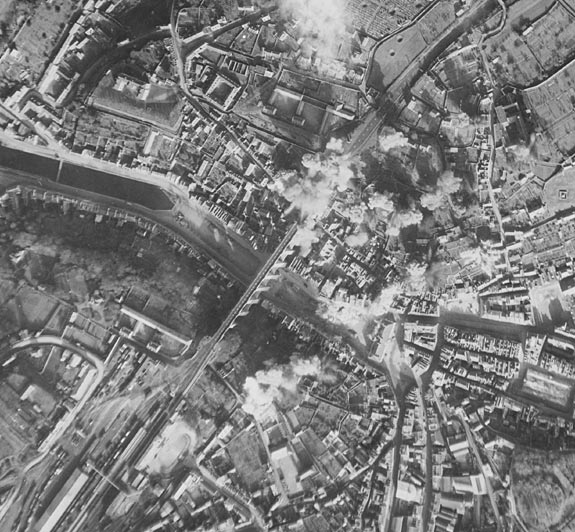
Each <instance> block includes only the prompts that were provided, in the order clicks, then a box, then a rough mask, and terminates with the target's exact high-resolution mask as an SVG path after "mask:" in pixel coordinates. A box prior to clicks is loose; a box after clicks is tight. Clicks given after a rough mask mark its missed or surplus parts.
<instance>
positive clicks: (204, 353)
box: [181, 224, 297, 395]
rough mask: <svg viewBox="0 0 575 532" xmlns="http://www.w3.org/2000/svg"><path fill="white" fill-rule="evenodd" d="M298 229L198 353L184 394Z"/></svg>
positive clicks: (261, 270)
mask: <svg viewBox="0 0 575 532" xmlns="http://www.w3.org/2000/svg"><path fill="white" fill-rule="evenodd" d="M296 231H297V225H296V224H294V225H293V226H292V227H291V228H290V230H289V231H288V232H287V234H286V236H285V237H284V239H283V240H282V241H281V242H280V244H279V246H278V247H277V248H276V249H275V251H274V252H273V253H272V254H271V256H270V258H269V259H268V260H267V262H266V263H265V264H264V265H263V267H262V268H261V269H260V271H259V272H258V274H257V275H256V277H255V278H254V280H253V281H252V282H251V284H250V285H249V286H248V288H247V289H246V290H245V292H244V293H243V294H242V297H241V298H240V300H239V301H238V302H237V303H236V305H235V306H234V308H233V309H232V310H231V312H230V313H229V314H228V316H227V317H226V319H225V320H224V321H223V322H222V324H221V325H220V327H219V329H218V330H217V331H216V333H215V334H214V335H213V336H212V337H211V338H210V340H209V341H208V342H207V343H206V344H205V345H204V346H203V347H202V348H200V350H199V351H198V353H196V355H195V356H194V358H193V361H194V366H195V365H196V364H197V367H194V369H193V370H192V372H191V374H188V375H186V378H185V381H186V382H187V384H186V385H185V387H184V388H183V390H182V391H181V393H183V395H186V394H187V393H188V392H189V391H190V390H191V389H192V388H193V387H194V386H195V384H196V382H197V381H198V379H199V378H200V377H201V375H202V372H203V371H204V370H205V369H206V367H207V366H208V364H210V363H211V362H212V361H213V359H214V356H215V353H214V348H215V347H216V345H217V344H218V343H219V342H220V340H221V339H222V338H223V337H224V336H225V334H226V332H227V331H228V329H229V328H230V326H231V325H232V323H233V322H234V321H235V320H236V318H237V317H238V315H239V314H240V312H241V311H242V310H243V308H244V306H245V305H246V303H247V302H248V301H249V300H250V299H251V297H252V296H253V295H254V293H255V291H256V289H257V288H258V287H259V286H260V284H261V282H262V281H263V280H264V278H265V277H266V276H267V275H268V273H269V272H270V270H271V269H272V268H273V266H274V265H275V263H276V262H277V260H278V258H279V257H280V255H281V254H282V253H283V252H284V251H285V250H286V248H287V247H288V246H289V244H290V242H291V240H292V238H293V236H294V235H295V233H296Z"/></svg>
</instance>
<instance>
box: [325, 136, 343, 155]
mask: <svg viewBox="0 0 575 532" xmlns="http://www.w3.org/2000/svg"><path fill="white" fill-rule="evenodd" d="M325 149H326V150H329V151H333V152H335V153H340V154H341V153H343V150H344V148H343V140H342V139H336V138H335V137H332V138H331V139H329V142H328V143H327V145H326V147H325Z"/></svg>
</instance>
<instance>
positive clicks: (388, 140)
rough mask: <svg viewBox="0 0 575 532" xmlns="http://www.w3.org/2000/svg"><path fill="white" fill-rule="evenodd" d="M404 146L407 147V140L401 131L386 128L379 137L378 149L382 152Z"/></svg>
mask: <svg viewBox="0 0 575 532" xmlns="http://www.w3.org/2000/svg"><path fill="white" fill-rule="evenodd" d="M406 146H409V140H408V138H407V137H406V136H405V135H404V134H403V133H402V132H401V131H395V129H393V128H390V127H386V128H384V129H383V131H382V132H381V134H380V135H379V149H380V150H381V151H383V152H388V151H391V150H394V149H398V148H404V147H406Z"/></svg>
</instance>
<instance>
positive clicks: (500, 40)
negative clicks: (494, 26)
mask: <svg viewBox="0 0 575 532" xmlns="http://www.w3.org/2000/svg"><path fill="white" fill-rule="evenodd" d="M539 4H540V5H539V6H537V8H535V7H533V8H531V4H530V3H529V2H517V4H516V5H515V6H513V7H512V8H511V9H510V12H509V17H508V21H507V24H506V27H505V29H504V31H503V32H501V33H500V34H498V35H496V36H495V37H493V38H491V39H488V40H487V42H486V44H487V50H486V51H487V56H488V58H489V59H490V60H491V62H492V64H493V68H494V71H495V73H496V74H497V76H498V77H500V78H501V79H502V80H504V81H508V82H513V83H514V84H516V85H519V86H524V87H527V86H530V85H532V84H534V83H536V82H537V81H540V80H542V79H544V78H545V75H546V74H547V73H549V72H552V71H553V70H554V69H556V68H558V67H560V66H562V65H563V64H564V63H565V62H566V61H567V60H568V59H569V58H570V57H572V56H573V54H574V53H575V39H574V38H573V35H574V31H575V18H574V17H572V16H571V15H570V13H569V12H568V11H567V10H566V9H565V8H564V7H563V6H562V5H560V3H555V5H553V7H551V8H550V9H549V7H550V3H549V2H548V1H546V2H540V3H539ZM522 5H525V6H526V7H525V9H523V10H520V7H521V6H522ZM514 8H515V9H514ZM547 9H548V10H547ZM530 25H531V29H530V30H528V28H529V27H530Z"/></svg>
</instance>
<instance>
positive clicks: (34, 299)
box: [16, 287, 58, 330]
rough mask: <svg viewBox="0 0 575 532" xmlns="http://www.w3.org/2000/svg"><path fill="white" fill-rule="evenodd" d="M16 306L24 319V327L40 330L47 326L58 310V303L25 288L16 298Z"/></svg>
mask: <svg viewBox="0 0 575 532" xmlns="http://www.w3.org/2000/svg"><path fill="white" fill-rule="evenodd" d="M16 305H17V306H18V311H19V314H20V317H21V319H22V326H23V327H25V328H29V329H32V330H39V329H42V328H43V327H44V325H46V323H47V322H48V320H49V318H50V316H52V314H53V313H54V310H56V307H57V306H58V302H57V301H56V300H55V299H53V298H51V297H49V296H47V295H45V294H43V293H42V292H38V291H36V290H34V289H32V288H29V287H24V288H22V289H21V290H20V291H19V292H18V295H17V296H16Z"/></svg>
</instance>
